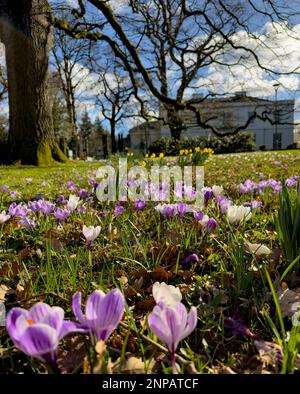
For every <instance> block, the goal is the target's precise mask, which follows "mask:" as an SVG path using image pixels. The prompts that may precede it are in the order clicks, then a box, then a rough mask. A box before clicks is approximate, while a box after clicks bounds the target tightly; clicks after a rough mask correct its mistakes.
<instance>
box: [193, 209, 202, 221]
mask: <svg viewBox="0 0 300 394" xmlns="http://www.w3.org/2000/svg"><path fill="white" fill-rule="evenodd" d="M203 217H204V213H203V212H201V211H199V212H194V218H195V219H196V220H202V219H203Z"/></svg>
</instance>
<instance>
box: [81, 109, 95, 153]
mask: <svg viewBox="0 0 300 394" xmlns="http://www.w3.org/2000/svg"><path fill="white" fill-rule="evenodd" d="M79 129H80V139H81V141H82V151H83V152H82V153H85V155H86V156H88V155H89V136H90V135H91V133H92V132H93V130H94V125H93V123H92V122H91V118H90V116H89V113H88V111H87V109H85V111H84V113H83V115H82V118H81V122H80V125H79Z"/></svg>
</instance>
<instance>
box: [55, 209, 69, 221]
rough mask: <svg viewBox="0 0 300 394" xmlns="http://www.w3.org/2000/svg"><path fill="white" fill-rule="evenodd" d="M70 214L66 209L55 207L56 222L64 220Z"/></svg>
mask: <svg viewBox="0 0 300 394" xmlns="http://www.w3.org/2000/svg"><path fill="white" fill-rule="evenodd" d="M70 214H71V212H70V211H68V210H67V209H61V208H56V209H55V211H54V216H55V219H56V220H57V221H58V222H64V221H65V220H66V219H67V217H69V216H70Z"/></svg>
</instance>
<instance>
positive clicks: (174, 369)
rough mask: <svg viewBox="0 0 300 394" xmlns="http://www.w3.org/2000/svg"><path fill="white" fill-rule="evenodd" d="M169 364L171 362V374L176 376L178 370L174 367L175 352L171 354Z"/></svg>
mask: <svg viewBox="0 0 300 394" xmlns="http://www.w3.org/2000/svg"><path fill="white" fill-rule="evenodd" d="M171 362H172V372H173V373H174V374H178V373H179V372H178V368H177V365H176V356H175V352H171Z"/></svg>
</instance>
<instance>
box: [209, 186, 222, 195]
mask: <svg viewBox="0 0 300 394" xmlns="http://www.w3.org/2000/svg"><path fill="white" fill-rule="evenodd" d="M211 190H212V192H213V193H214V196H215V197H217V196H219V195H220V194H221V193H222V191H223V186H217V185H213V186H212V188H211Z"/></svg>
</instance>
